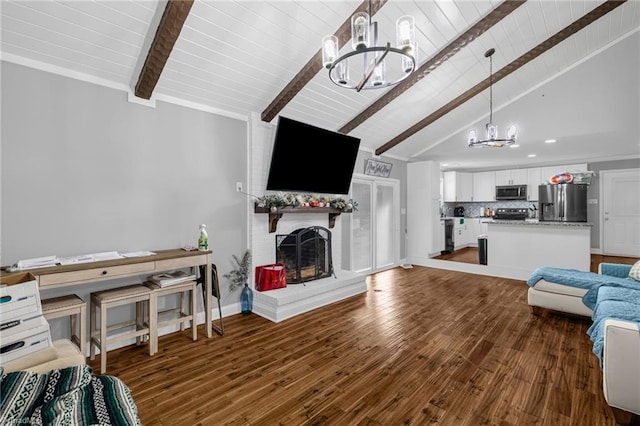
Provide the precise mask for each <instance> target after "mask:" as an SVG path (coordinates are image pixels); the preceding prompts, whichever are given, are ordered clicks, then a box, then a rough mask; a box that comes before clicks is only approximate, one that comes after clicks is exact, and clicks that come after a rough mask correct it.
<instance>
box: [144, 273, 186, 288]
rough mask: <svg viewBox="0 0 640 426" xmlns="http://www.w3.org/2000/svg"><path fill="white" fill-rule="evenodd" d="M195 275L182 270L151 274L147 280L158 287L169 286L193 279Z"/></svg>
mask: <svg viewBox="0 0 640 426" xmlns="http://www.w3.org/2000/svg"><path fill="white" fill-rule="evenodd" d="M195 279H196V276H195V275H193V274H191V275H190V274H187V273H186V272H183V271H175V272H165V273H163V274H157V275H151V276H150V277H149V281H151V282H153V283H155V284H158V285H159V286H160V287H169V286H171V285H174V284H178V283H182V282H185V281H194V280H195Z"/></svg>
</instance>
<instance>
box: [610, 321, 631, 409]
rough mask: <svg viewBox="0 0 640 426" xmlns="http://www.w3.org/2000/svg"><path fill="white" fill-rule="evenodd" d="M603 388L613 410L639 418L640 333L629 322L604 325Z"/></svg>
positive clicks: (613, 322) (614, 322) (612, 322)
mask: <svg viewBox="0 0 640 426" xmlns="http://www.w3.org/2000/svg"><path fill="white" fill-rule="evenodd" d="M604 328H605V332H604V350H603V361H602V387H603V391H604V397H605V400H606V401H607V404H609V405H610V406H611V407H615V408H619V409H621V410H624V411H628V412H631V413H635V414H640V386H638V383H640V330H639V328H638V324H636V323H633V322H630V321H622V320H614V319H608V320H606V321H605V324H604Z"/></svg>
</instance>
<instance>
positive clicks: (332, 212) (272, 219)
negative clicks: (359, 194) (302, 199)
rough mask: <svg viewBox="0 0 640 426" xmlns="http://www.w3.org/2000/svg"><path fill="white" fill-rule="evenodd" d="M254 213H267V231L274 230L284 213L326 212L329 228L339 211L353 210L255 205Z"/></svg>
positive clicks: (333, 223)
mask: <svg viewBox="0 0 640 426" xmlns="http://www.w3.org/2000/svg"><path fill="white" fill-rule="evenodd" d="M254 211H255V213H269V233H271V232H276V229H277V228H278V221H279V220H280V218H281V217H282V215H283V214H284V213H327V214H328V215H329V228H333V227H334V225H335V224H336V218H337V217H338V216H340V214H341V213H351V212H352V211H353V210H340V209H336V208H333V207H291V206H288V207H276V208H275V209H273V210H272V209H270V208H268V207H258V205H256V206H255V210H254Z"/></svg>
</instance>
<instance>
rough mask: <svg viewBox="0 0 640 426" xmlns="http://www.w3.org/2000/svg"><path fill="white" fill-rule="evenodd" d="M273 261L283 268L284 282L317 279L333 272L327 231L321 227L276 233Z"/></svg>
mask: <svg viewBox="0 0 640 426" xmlns="http://www.w3.org/2000/svg"><path fill="white" fill-rule="evenodd" d="M276 262H278V263H282V264H284V266H285V268H286V270H287V284H298V283H304V282H306V281H312V280H318V279H320V278H325V277H329V276H331V275H332V274H333V262H332V261H331V231H329V230H328V229H327V228H323V227H321V226H311V227H309V228H300V229H296V230H295V231H293V232H292V233H290V234H285V235H276Z"/></svg>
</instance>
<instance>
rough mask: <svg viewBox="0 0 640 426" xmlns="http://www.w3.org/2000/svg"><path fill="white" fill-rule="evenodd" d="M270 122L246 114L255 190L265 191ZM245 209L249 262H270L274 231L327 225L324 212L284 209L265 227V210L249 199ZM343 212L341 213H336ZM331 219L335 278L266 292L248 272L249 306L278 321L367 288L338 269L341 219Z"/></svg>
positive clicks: (362, 280) (351, 274)
mask: <svg viewBox="0 0 640 426" xmlns="http://www.w3.org/2000/svg"><path fill="white" fill-rule="evenodd" d="M274 133H275V122H274V124H267V123H264V122H262V121H261V120H260V117H259V116H258V115H257V114H255V115H252V116H251V118H250V120H249V149H248V163H249V184H248V185H247V188H248V189H249V191H248V192H249V193H250V194H254V195H257V196H260V195H263V194H264V193H265V187H266V181H267V175H268V173H269V164H270V160H271V150H272V144H273V136H274ZM247 209H248V212H249V213H248V215H249V235H248V239H249V249H250V250H251V253H252V259H253V260H252V263H253V264H252V268H255V266H258V265H267V264H271V263H275V260H276V247H275V246H276V234H288V233H291V232H293V231H295V230H296V229H300V228H308V227H311V226H323V227H328V223H327V222H328V217H327V214H326V213H324V214H323V213H318V214H315V213H306V214H300V215H297V214H295V213H293V214H292V213H289V214H284V215H283V216H282V218H281V219H280V220H279V221H278V229H277V231H276V232H274V233H270V232H269V220H268V215H266V214H256V213H254V212H253V199H248V200H247ZM341 216H342V215H341ZM341 216H339V217H338V219H337V220H336V223H335V226H334V227H333V228H331V229H330V230H331V244H332V250H333V256H332V260H333V268H334V271H335V278H334V277H333V276H332V277H328V278H322V279H319V280H314V281H310V282H307V283H302V284H291V285H288V286H287V287H286V288H281V289H277V290H270V291H265V292H259V291H255V283H254V282H253V278H254V277H253V274H252V273H251V274H249V275H250V277H251V282H250V285H251V286H252V288H253V289H254V297H253V305H254V306H253V311H254V312H255V313H256V314H258V315H260V316H262V317H264V318H267V319H269V320H271V321H274V322H280V321H283V320H285V319H287V318H291V317H293V316H295V315H299V314H302V313H304V312H307V311H310V310H312V309H316V308H319V307H321V306H325V305H328V304H331V303H334V302H337V301H339V300H342V299H345V298H348V297H352V296H355V295H357V294H361V293H364V292H366V291H367V283H366V276H365V275H362V274H357V273H354V272H351V271H345V270H343V269H342V233H343V229H342V219H341Z"/></svg>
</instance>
